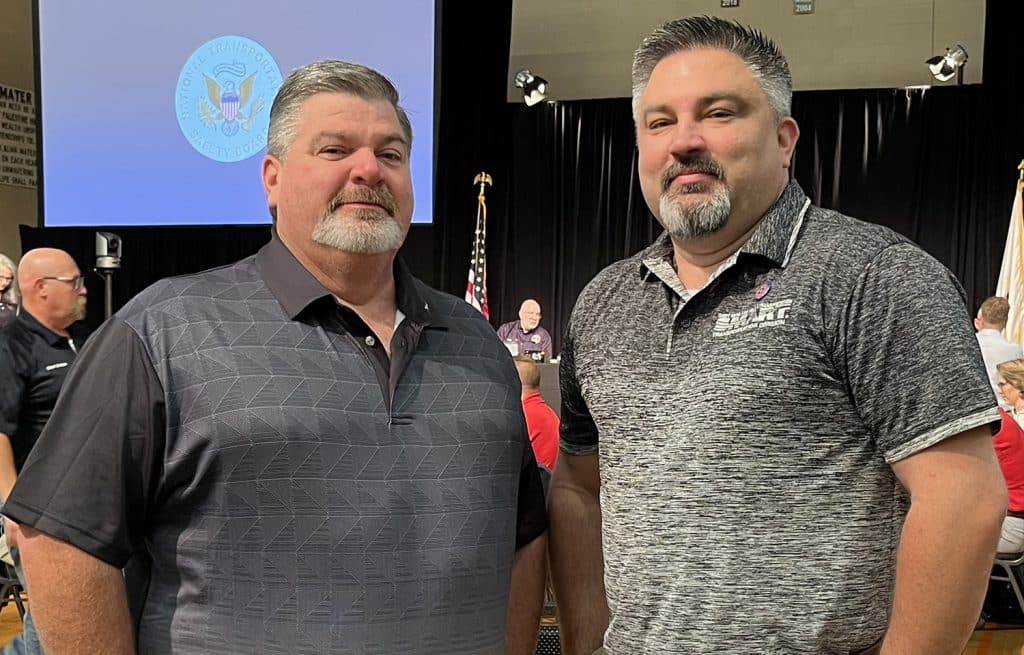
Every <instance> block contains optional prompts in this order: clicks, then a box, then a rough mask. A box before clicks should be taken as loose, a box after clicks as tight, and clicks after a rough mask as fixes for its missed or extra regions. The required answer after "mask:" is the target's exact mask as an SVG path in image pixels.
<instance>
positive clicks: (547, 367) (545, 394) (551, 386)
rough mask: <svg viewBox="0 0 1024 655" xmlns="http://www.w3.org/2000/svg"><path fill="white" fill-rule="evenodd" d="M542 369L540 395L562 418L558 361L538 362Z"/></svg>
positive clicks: (538, 366)
mask: <svg viewBox="0 0 1024 655" xmlns="http://www.w3.org/2000/svg"><path fill="white" fill-rule="evenodd" d="M537 368H539V369H540V395H541V398H543V399H544V402H546V403H547V404H548V405H550V406H551V409H553V410H555V414H558V418H562V390H561V389H560V388H559V386H558V362H544V363H543V364H537Z"/></svg>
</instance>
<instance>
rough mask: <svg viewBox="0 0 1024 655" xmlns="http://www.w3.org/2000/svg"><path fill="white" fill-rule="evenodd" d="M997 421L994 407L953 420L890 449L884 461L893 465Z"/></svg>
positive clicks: (998, 418) (998, 417) (997, 410)
mask: <svg viewBox="0 0 1024 655" xmlns="http://www.w3.org/2000/svg"><path fill="white" fill-rule="evenodd" d="M999 420H1000V416H999V409H998V408H996V407H990V408H986V409H983V410H982V411H980V412H975V413H974V414H970V415H968V416H964V417H961V418H958V419H955V420H953V421H950V422H948V423H944V424H943V425H940V426H939V427H937V428H935V429H934V430H929V431H928V432H925V433H924V434H922V435H919V436H917V437H915V438H913V439H911V440H910V441H907V442H906V443H902V444H900V445H899V446H896V447H895V448H890V449H889V450H887V451H886V452H885V461H886V462H887V463H888V464H895V463H896V462H898V461H900V460H901V459H906V458H907V457H910V456H911V455H914V454H916V453H919V452H921V451H922V450H924V449H925V448H930V447H931V446H934V445H935V444H937V443H939V442H940V441H944V440H946V439H948V438H949V437H953V436H956V435H958V434H960V433H961V432H966V431H968V430H970V429H972V428H977V427H980V426H982V425H988V424H989V423H997V422H999Z"/></svg>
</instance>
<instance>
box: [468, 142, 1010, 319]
mask: <svg viewBox="0 0 1024 655" xmlns="http://www.w3.org/2000/svg"><path fill="white" fill-rule="evenodd" d="M1022 163H1024V162H1022ZM1022 174H1024V173H1022ZM493 183H494V180H492V179H491V176H490V175H489V174H488V173H487V171H480V172H479V173H477V174H476V177H474V178H473V184H479V185H480V193H479V195H477V197H476V229H478V230H480V238H479V239H477V243H478V244H480V245H481V247H484V245H485V244H486V243H487V197H486V191H487V187H488V186H489V185H492V184H493ZM480 256H482V257H483V258H484V259H483V261H487V260H486V257H487V253H480ZM477 261H480V260H479V259H478V260H477ZM483 278H484V281H483V288H484V289H487V268H486V267H485V268H484V274H483ZM485 315H486V316H487V317H488V318H490V311H485Z"/></svg>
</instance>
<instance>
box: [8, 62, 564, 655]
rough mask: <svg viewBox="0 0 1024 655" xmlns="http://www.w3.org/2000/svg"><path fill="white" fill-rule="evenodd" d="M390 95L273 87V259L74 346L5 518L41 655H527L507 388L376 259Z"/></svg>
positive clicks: (344, 83)
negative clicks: (62, 390) (96, 654)
mask: <svg viewBox="0 0 1024 655" xmlns="http://www.w3.org/2000/svg"><path fill="white" fill-rule="evenodd" d="M397 103H398V94H397V91H396V90H395V88H394V87H393V86H392V85H391V83H390V82H389V81H388V80H386V79H385V78H383V77H382V76H381V75H380V74H378V73H377V72H375V71H372V70H370V69H367V68H365V67H363V66H358V65H355V64H348V63H345V62H333V61H329V62H318V63H316V64H312V65H310V66H307V67H304V68H301V69H299V70H297V71H295V72H294V73H292V74H291V75H290V76H289V77H288V79H287V80H285V83H284V85H283V86H282V87H281V89H280V91H279V92H278V95H277V98H276V99H275V101H274V104H273V107H272V108H271V119H270V131H269V138H268V141H269V143H268V150H267V152H268V154H267V156H266V157H265V159H264V161H263V169H262V171H263V183H264V187H265V190H266V194H267V199H268V203H269V205H270V208H271V213H272V214H273V215H274V218H275V227H276V230H275V232H274V235H273V237H272V240H271V242H270V243H269V244H268V245H267V246H265V247H264V248H263V249H262V250H261V251H260V252H259V253H258V254H257V255H256V256H254V257H249V258H247V259H244V260H242V261H240V262H238V263H236V264H233V265H231V266H225V267H223V268H219V269H215V270H211V271H206V272H203V273H199V274H196V275H190V276H185V277H180V278H172V279H168V280H164V281H161V282H158V283H157V284H155V285H154V286H152V287H151V288H149V289H148V290H146V291H144V292H143V293H142V294H140V295H139V296H138V297H137V298H135V299H134V300H132V301H131V302H130V303H129V304H128V305H126V306H125V307H124V308H122V309H121V310H120V311H119V312H118V313H117V315H116V316H115V317H113V318H112V319H111V320H109V321H107V323H106V324H105V325H104V326H103V327H102V328H101V329H100V330H99V331H98V332H97V333H96V334H95V335H94V336H93V338H92V339H91V341H90V343H91V345H90V347H89V348H87V349H86V350H85V351H84V352H83V353H82V356H81V358H80V359H79V361H78V362H77V363H76V366H75V368H74V370H73V372H72V374H71V376H70V377H69V380H68V384H69V389H71V390H72V391H71V392H70V393H67V394H65V395H64V396H62V398H61V400H60V402H59V403H58V405H57V408H56V409H55V411H54V414H53V417H52V418H51V420H50V423H49V425H48V426H47V428H46V430H45V431H44V433H43V435H42V437H41V438H40V440H39V443H38V445H37V447H36V450H35V451H34V452H33V455H32V456H31V457H30V458H29V460H28V462H27V463H26V465H25V468H24V471H23V473H22V476H21V478H20V479H19V481H18V483H17V485H16V486H15V488H14V491H13V493H12V494H11V497H10V499H9V502H8V505H7V507H6V508H5V512H6V513H7V514H8V515H9V516H12V517H13V518H15V519H16V520H18V521H20V522H21V523H22V524H23V526H31V528H29V527H24V528H23V529H24V532H25V538H24V539H23V542H24V545H23V557H24V559H25V562H26V568H27V571H28V575H29V582H30V584H31V585H32V606H33V611H34V612H35V613H36V616H37V624H38V626H39V630H40V635H41V637H42V639H43V645H44V647H45V648H46V650H47V651H48V652H50V651H52V652H54V653H67V652H91V651H94V650H103V652H130V651H132V650H137V651H138V652H140V653H146V655H152V654H161V653H172V652H173V653H202V654H204V655H209V654H218V653H271V652H273V653H439V654H440V653H444V654H453V653H473V654H476V653H505V652H510V653H522V654H526V653H532V652H533V647H534V643H535V639H536V634H537V629H538V626H539V614H540V607H541V604H542V595H543V580H544V559H543V558H544V547H545V540H546V537H545V530H546V514H545V510H544V499H543V489H542V487H541V482H540V477H539V475H538V473H537V466H536V464H535V462H534V457H533V453H532V449H531V448H530V443H529V440H528V438H527V434H526V429H525V423H524V420H523V414H522V409H521V406H520V402H519V380H518V376H517V374H516V370H515V367H514V365H513V364H512V360H511V357H510V356H509V354H508V352H507V351H506V350H505V348H504V347H503V346H502V344H501V342H500V341H499V340H498V338H497V337H496V335H495V334H494V331H493V329H492V328H491V327H490V324H489V323H487V321H486V320H484V319H483V317H482V316H481V315H480V313H479V312H477V311H475V310H474V309H473V308H472V307H470V306H469V305H467V304H466V303H465V302H463V301H462V300H460V299H457V298H455V297H453V296H449V295H447V294H442V293H440V292H438V291H435V290H433V289H430V288H428V287H427V286H426V285H424V284H423V283H421V282H420V281H418V280H416V279H414V278H413V277H412V276H411V275H410V274H409V272H408V271H407V269H406V268H405V267H404V266H403V264H402V262H401V260H400V259H397V258H396V251H397V250H398V248H399V246H401V244H402V241H403V240H404V238H405V235H406V233H407V231H408V228H409V222H410V220H411V215H412V203H413V196H412V182H411V179H410V172H409V152H410V148H411V145H412V133H411V127H410V125H409V121H408V119H407V117H406V115H405V112H404V111H403V110H402V109H401V108H400V107H399V106H398V104H397ZM129 558H132V561H133V563H134V562H135V561H136V560H143V562H142V564H140V565H139V566H133V567H132V571H131V572H130V575H129V580H128V582H129V585H128V588H129V590H131V591H138V590H139V589H140V587H139V584H138V583H139V582H141V583H142V585H143V587H144V588H142V589H141V591H142V592H143V593H142V594H141V597H142V602H141V604H140V605H138V606H135V605H132V606H130V605H129V603H128V602H126V600H125V595H126V594H125V584H124V582H123V581H122V576H121V567H122V566H124V565H125V564H126V563H127V562H128V561H129ZM147 570H148V571H149V572H148V575H145V576H143V577H142V579H141V580H140V579H139V578H137V577H136V575H135V572H136V571H144V572H145V571H147ZM83 599H87V600H88V602H83ZM132 616H138V623H137V625H136V626H134V627H135V634H134V636H133V625H132V623H131V618H130V617H132ZM506 631H507V633H508V639H507V645H506Z"/></svg>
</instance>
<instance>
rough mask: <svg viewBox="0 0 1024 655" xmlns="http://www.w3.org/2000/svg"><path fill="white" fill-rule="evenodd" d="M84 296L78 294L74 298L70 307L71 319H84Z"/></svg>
mask: <svg viewBox="0 0 1024 655" xmlns="http://www.w3.org/2000/svg"><path fill="white" fill-rule="evenodd" d="M85 310H86V305H85V297H84V296H79V297H78V299H76V300H75V304H74V306H73V307H72V308H71V318H72V319H73V321H84V320H85Z"/></svg>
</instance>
